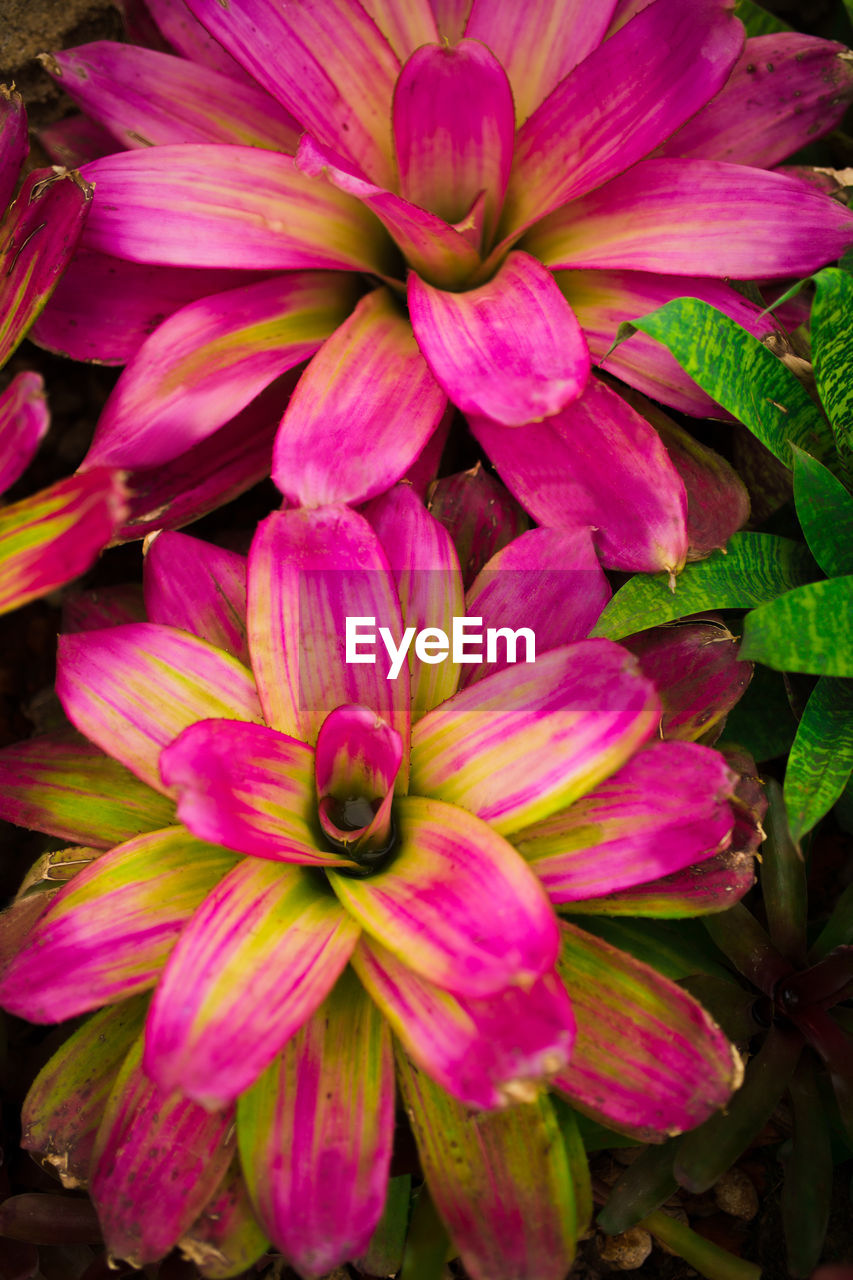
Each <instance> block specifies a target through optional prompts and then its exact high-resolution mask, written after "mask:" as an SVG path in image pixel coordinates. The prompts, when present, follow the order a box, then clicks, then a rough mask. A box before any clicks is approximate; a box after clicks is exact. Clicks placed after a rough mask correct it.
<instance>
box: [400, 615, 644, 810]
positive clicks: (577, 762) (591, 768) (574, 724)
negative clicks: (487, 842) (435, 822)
mask: <svg viewBox="0 0 853 1280" xmlns="http://www.w3.org/2000/svg"><path fill="white" fill-rule="evenodd" d="M659 716H660V704H659V702H658V698H657V694H656V693H655V691H654V688H653V686H652V685H651V682H650V681H648V680H647V679H646V678H645V677H644V676H642V675H641V674H640V671H639V668H638V665H637V664H636V661H635V660H634V659H633V658H631V657H629V656H628V654H627V651H626V650H625V649H622V648H621V647H619V646H617V645H604V646H601V645H600V644H599V642H598V641H590V640H582V641H579V642H578V643H577V644H572V645H564V646H563V647H562V648H560V649H552V650H551V651H550V652H549V653H546V654H544V655H543V656H542V657H541V658H537V660H536V663H535V664H527V663H525V664H523V665H521V664H520V665H516V666H514V667H508V668H506V669H505V670H504V671H498V672H497V673H496V674H495V675H492V676H488V677H487V678H486V679H485V680H481V681H480V682H479V683H478V684H475V685H472V686H471V687H469V688H468V689H464V690H463V691H462V692H461V693H457V694H456V695H455V696H454V697H453V698H451V699H450V700H449V701H448V702H445V703H442V705H441V706H440V707H436V708H435V709H434V710H433V711H431V712H429V714H428V715H426V716H425V717H424V718H423V720H421V721H420V722H419V723H418V724H417V725H416V726H415V729H414V733H413V737H412V790H413V791H415V792H416V793H417V794H418V795H421V796H435V797H437V798H439V799H441V800H445V801H447V802H448V803H450V804H453V805H460V806H461V807H462V808H465V809H469V810H471V811H472V812H473V813H476V814H477V815H478V816H479V817H480V818H481V819H482V820H483V821H484V822H488V823H489V824H490V825H491V826H492V827H493V828H494V829H495V830H496V831H500V832H501V833H502V834H508V833H511V832H513V831H519V830H520V829H521V828H522V827H525V826H529V825H530V824H531V823H533V822H538V821H540V820H541V819H543V818H547V817H548V816H549V815H550V814H552V813H554V812H556V811H557V810H558V809H562V808H564V807H565V806H566V805H568V804H571V803H573V802H574V801H575V800H577V799H579V798H580V797H581V796H582V795H584V794H585V793H586V792H587V791H589V790H590V789H591V788H592V787H594V786H596V785H597V784H598V783H600V782H602V781H603V780H604V779H605V778H607V777H608V776H609V775H610V774H611V773H615V772H616V770H617V769H619V768H620V767H621V766H622V765H623V764H624V763H625V762H626V761H627V760H628V759H629V758H630V757H631V755H633V753H634V751H635V750H636V749H637V748H638V747H639V746H641V745H642V744H643V743H644V742H645V741H646V740H647V739H648V738H649V737H650V736H651V734H652V733H654V731H655V729H656V726H657V722H658V719H659Z"/></svg>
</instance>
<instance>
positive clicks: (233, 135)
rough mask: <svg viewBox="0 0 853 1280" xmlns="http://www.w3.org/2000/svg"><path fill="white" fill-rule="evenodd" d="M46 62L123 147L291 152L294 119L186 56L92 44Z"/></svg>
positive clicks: (102, 42)
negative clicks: (212, 146) (184, 145)
mask: <svg viewBox="0 0 853 1280" xmlns="http://www.w3.org/2000/svg"><path fill="white" fill-rule="evenodd" d="M43 65H44V66H45V68H46V70H47V71H48V72H49V73H50V74H51V75H52V76H53V77H54V79H55V80H56V81H57V83H58V84H59V87H60V89H64V90H65V92H66V93H67V94H68V95H69V96H70V97H71V98H73V99H74V101H75V102H76V103H77V105H78V106H79V107H80V108H81V110H82V111H85V112H86V113H87V115H89V116H93V117H94V118H95V119H96V120H97V121H98V123H99V124H101V125H103V126H104V127H105V128H106V129H109V131H110V133H111V134H112V135H113V136H114V137H115V138H116V139H117V140H118V143H119V147H116V146H114V147H113V148H112V150H114V151H117V150H119V149H120V148H121V149H125V148H127V149H130V150H135V149H139V148H141V147H155V146H163V145H164V144H165V145H168V144H169V143H175V142H202V143H203V142H219V143H233V144H235V145H236V146H247V147H267V148H269V149H271V150H273V151H285V152H288V153H289V154H290V155H292V154H293V152H294V151H295V150H296V145H297V143H298V141H299V134H300V132H301V130H300V128H299V126H298V125H297V123H296V121H295V120H294V119H293V118H292V117H291V116H289V115H288V113H287V112H286V111H283V110H282V108H281V107H280V106H279V105H278V103H277V102H276V101H275V100H274V99H272V98H270V96H269V95H268V94H266V93H263V92H261V91H260V90H259V89H257V88H255V87H254V86H252V85H250V84H249V83H244V82H241V81H239V80H235V79H234V78H233V77H232V76H228V75H225V74H223V73H221V72H219V71H214V70H213V69H212V68H211V67H202V66H199V65H198V64H197V63H195V62H190V61H188V60H187V59H186V58H178V57H174V56H172V55H171V54H168V53H160V52H158V51H156V50H154V49H142V48H139V47H138V46H135V45H128V44H119V43H117V42H116V41H114V40H97V41H95V42H94V43H93V44H81V45H77V46H76V47H75V48H73V49H66V50H60V51H57V52H56V53H54V54H50V55H43Z"/></svg>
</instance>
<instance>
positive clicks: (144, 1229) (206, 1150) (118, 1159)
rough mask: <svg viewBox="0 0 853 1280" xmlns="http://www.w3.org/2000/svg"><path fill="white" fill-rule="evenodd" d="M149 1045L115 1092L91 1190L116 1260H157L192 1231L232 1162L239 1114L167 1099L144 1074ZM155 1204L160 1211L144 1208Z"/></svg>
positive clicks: (128, 1065) (137, 1051) (137, 1050)
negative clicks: (191, 1228)
mask: <svg viewBox="0 0 853 1280" xmlns="http://www.w3.org/2000/svg"><path fill="white" fill-rule="evenodd" d="M141 1056H142V1041H141V1039H140V1040H139V1041H137V1043H136V1044H135V1045H134V1047H133V1048H132V1049H131V1051H130V1053H129V1054H128V1056H127V1058H126V1060H125V1063H124V1066H123V1067H122V1069H121V1071H120V1072H119V1075H118V1078H117V1080H116V1082H115V1084H114V1086H113V1090H112V1093H111V1094H110V1097H109V1100H108V1102H107V1105H106V1108H105V1110H104V1118H103V1120H102V1121H101V1127H100V1129H99V1130H98V1136H97V1138H96V1140H95V1150H94V1153H93V1156H92V1174H91V1186H90V1192H91V1196H92V1199H93V1201H94V1203H95V1207H96V1208H97V1210H98V1220H99V1222H100V1224H101V1228H102V1230H103V1233H104V1241H105V1244H106V1247H107V1250H108V1251H109V1254H110V1256H112V1257H114V1258H123V1259H125V1260H126V1261H128V1262H130V1263H131V1264H132V1265H133V1266H136V1267H142V1266H143V1265H144V1264H145V1263H147V1262H156V1261H157V1260H158V1259H159V1258H162V1257H163V1256H164V1255H165V1254H167V1253H168V1252H169V1250H170V1249H171V1248H172V1247H173V1246H174V1245H176V1244H177V1242H178V1240H179V1239H180V1237H181V1236H183V1235H184V1234H185V1232H186V1231H188V1230H189V1228H190V1227H191V1226H192V1224H193V1222H194V1220H195V1219H196V1218H197V1217H198V1215H199V1213H200V1212H201V1210H202V1209H203V1208H204V1205H205V1204H206V1202H207V1200H208V1199H209V1198H210V1197H211V1195H212V1194H213V1192H214V1191H215V1190H216V1187H217V1185H218V1183H219V1182H221V1180H222V1178H223V1176H224V1174H225V1171H226V1169H227V1168H228V1166H229V1164H230V1163H231V1159H232V1156H233V1153H234V1148H235V1145H236V1144H235V1126H234V1112H233V1109H232V1110H226V1111H218V1112H216V1113H215V1114H213V1115H211V1114H210V1113H209V1112H207V1111H204V1110H203V1109H202V1108H201V1107H200V1106H198V1105H197V1103H195V1102H192V1101H190V1099H189V1098H185V1097H182V1096H181V1095H180V1094H177V1093H176V1094H172V1095H171V1096H169V1095H167V1094H164V1093H161V1091H160V1090H159V1089H158V1088H157V1086H156V1085H155V1084H154V1083H153V1082H152V1081H151V1080H150V1078H149V1077H148V1075H147V1074H146V1073H145V1071H144V1070H143V1068H142V1064H141ZM154 1205H156V1212H147V1211H146V1208H145V1206H154Z"/></svg>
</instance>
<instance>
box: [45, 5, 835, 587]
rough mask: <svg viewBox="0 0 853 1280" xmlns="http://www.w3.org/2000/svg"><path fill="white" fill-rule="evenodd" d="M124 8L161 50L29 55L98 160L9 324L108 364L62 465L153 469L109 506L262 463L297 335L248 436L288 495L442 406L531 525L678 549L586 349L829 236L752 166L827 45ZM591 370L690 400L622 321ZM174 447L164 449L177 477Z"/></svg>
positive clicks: (626, 414) (255, 430) (266, 10)
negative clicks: (76, 459)
mask: <svg viewBox="0 0 853 1280" xmlns="http://www.w3.org/2000/svg"><path fill="white" fill-rule="evenodd" d="M146 3H147V10H148V14H147V16H148V23H147V26H146V27H145V30H144V32H143V34H144V36H145V38H147V39H149V40H151V41H154V42H156V43H157V44H158V45H159V47H158V48H156V49H146V48H138V47H132V46H128V45H120V44H113V43H97V44H92V45H87V46H82V47H81V48H78V49H72V50H69V51H66V52H62V53H57V54H56V55H55V56H52V57H48V58H47V59H46V62H47V65H48V66H49V68H50V69H51V70H52V71H53V73H54V74H55V75H56V76H58V77H59V78H60V81H61V84H62V85H63V86H64V87H65V88H66V89H67V90H68V92H69V93H70V94H71V95H72V97H74V98H75V100H76V101H77V102H78V103H79V104H80V105H81V106H82V107H83V109H84V111H86V112H87V113H88V115H89V116H90V117H91V121H92V123H91V124H90V125H88V126H85V125H83V126H81V125H80V124H79V123H73V124H72V125H71V126H70V128H71V130H73V131H74V137H73V139H72V138H70V136H69V133H68V130H67V129H66V130H64V131H63V133H64V145H65V146H66V147H68V146H69V145H71V144H74V145H80V140H81V137H82V138H83V143H82V145H83V149H84V152H86V151H87V152H88V154H89V155H92V154H93V148H94V150H95V153H101V158H97V159H94V160H92V161H91V163H89V164H87V165H85V166H84V168H83V172H84V174H85V176H86V177H87V179H88V180H89V181H91V182H93V183H94V184H95V186H96V188H97V192H98V198H97V200H96V202H95V207H94V210H93V213H92V216H91V217H90V219H89V222H88V225H87V228H86V231H85V234H84V237H83V241H82V247H81V252H80V253H79V255H78V259H77V266H76V272H75V274H74V275H72V277H71V278H70V279H69V281H68V283H67V285H66V287H65V288H64V290H63V291H62V293H61V294H60V295H58V297H57V299H56V300H55V303H54V305H53V307H52V308H50V309H49V311H48V313H47V314H46V315H45V317H44V318H43V320H42V323H41V324H40V326H39V330H38V336H39V338H40V340H41V341H43V342H44V343H45V344H46V345H48V346H51V347H53V348H55V349H58V350H62V351H66V352H70V353H71V354H74V355H79V356H82V357H84V358H91V357H95V358H98V359H102V360H103V359H106V360H113V361H117V362H122V361H128V366H127V369H126V371H125V372H124V374H123V375H122V377H121V378H120V380H119V383H118V385H117V387H116V389H115V392H114V394H113V395H112V397H111V398H110V400H109V402H108V404H107V406H106V409H105V412H104V414H103V417H102V419H101V422H100V425H99V427H98V430H97V433H96V436H95V440H94V443H93V445H92V448H91V451H90V453H89V455H88V464H87V465H92V466H94V465H103V464H113V465H116V466H122V467H127V468H130V469H132V470H134V471H135V472H137V473H138V477H137V479H138V485H139V486H140V487H141V489H142V490H146V489H147V490H148V491H150V492H151V493H155V494H157V495H158V500H157V502H154V499H153V497H151V498H150V501H149V505H150V502H154V505H155V506H158V507H159V509H158V512H157V515H156V517H153V518H151V519H149V518H148V516H147V515H146V514H145V513H144V511H143V512H142V513H141V514H140V515H139V517H138V518H137V521H136V523H134V522H133V521H131V524H130V526H129V529H128V534H129V535H130V534H132V533H139V532H140V531H144V529H145V527H146V524H147V527H149V528H155V527H157V521H159V523H160V524H161V525H162V523H163V521H164V519H167V520H168V521H169V522H170V523H171V524H172V525H174V524H177V523H180V522H181V520H186V519H187V518H188V512H191V511H197V510H198V509H200V508H201V507H204V506H205V505H207V506H210V505H211V504H212V503H214V502H215V501H216V500H217V498H221V497H222V495H224V494H227V493H231V492H233V491H234V490H235V488H239V487H241V486H245V485H246V484H247V483H249V482H250V481H251V480H253V479H255V478H257V477H258V476H259V475H260V474H263V473H264V472H265V469H266V468H268V466H269V446H270V443H271V441H272V434H273V431H274V429H275V426H276V423H277V419H278V417H280V415H281V408H282V406H283V405H284V403H285V399H286V396H287V394H288V392H289V390H290V388H291V387H292V382H291V383H288V384H287V385H286V386H285V387H282V386H281V384H277V383H276V380H277V379H279V378H280V377H281V376H282V375H283V374H284V373H285V372H286V371H287V370H290V369H295V368H296V367H297V366H299V365H300V364H302V362H304V361H306V360H308V359H309V358H310V364H309V365H308V368H307V370H306V371H305V372H304V373H303V374H302V375H301V377H300V378H299V381H298V385H297V386H296V389H295V391H294V392H293V394H292V396H291V397H290V399H289V403H287V408H286V410H285V412H284V416H283V417H282V418H281V423H280V426H279V427H278V430H277V432H276V434H275V444H274V449H273V456H272V474H273V478H274V480H275V482H276V484H277V485H278V487H279V489H280V490H281V492H282V493H283V494H284V495H285V497H286V498H287V499H288V500H289V502H290V503H292V504H295V505H304V506H317V505H320V504H323V503H336V502H346V503H358V502H362V501H364V500H366V499H369V498H371V497H374V496H376V495H377V494H379V493H381V492H383V491H384V490H385V489H387V488H388V487H389V485H390V484H392V483H393V482H394V481H396V480H398V479H399V478H400V477H401V476H403V475H404V474H405V473H406V472H407V470H408V468H409V467H410V466H411V465H412V463H413V462H414V461H415V459H416V458H417V457H418V455H419V454H421V453H422V451H423V450H424V449H425V448H427V447H428V445H429V442H430V441H431V440H436V439H438V440H440V438H441V434H440V433H441V431H442V430H444V429H446V426H447V417H446V415H447V411H448V406H449V405H450V406H456V407H457V408H458V409H460V410H461V411H462V412H463V413H464V414H465V416H466V417H467V419H468V422H469V424H470V427H471V429H472V430H473V432H474V434H475V435H476V437H477V439H478V440H479V442H480V443H481V445H482V446H483V448H484V449H485V450H486V452H487V453H488V454H489V456H490V457H491V458H492V460H493V461H494V462H495V464H496V465H497V467H498V469H499V471H500V472H501V474H502V476H503V478H504V479H505V481H506V483H507V485H508V486H509V488H510V489H511V490H512V491H513V492H514V493H515V494H516V496H517V497H518V498H519V499H520V500H521V501H522V503H523V504H525V505H526V506H527V508H528V509H529V511H530V512H531V514H532V515H533V516H534V517H535V518H536V520H537V521H538V522H539V523H541V524H546V525H554V526H556V527H565V526H566V522H567V520H570V521H573V522H576V521H580V522H581V523H584V524H587V525H590V526H592V527H594V528H595V529H596V531H597V532H596V542H597V547H598V550H599V553H600V554H601V556H602V557H603V560H604V562H605V564H607V565H609V566H612V567H617V568H623V569H632V570H634V569H637V570H652V571H656V570H659V569H661V568H666V569H669V570H670V571H677V570H678V569H679V568H680V567H681V565H683V563H684V559H685V555H686V551H687V541H686V533H685V495H684V486H683V483H682V481H681V478H680V476H679V474H678V470H677V468H676V467H675V465H674V464H673V462H672V460H671V459H670V458H669V457H668V455H667V453H666V450H665V449H664V447H663V445H662V443H661V440H660V439H659V437H658V436H657V434H656V432H655V431H654V429H653V428H652V427H651V426H650V425H649V423H648V422H647V421H646V420H645V419H644V418H643V417H642V416H641V415H640V414H638V413H637V412H636V411H635V410H634V409H633V408H632V407H631V406H630V405H629V404H626V402H625V401H624V400H623V399H622V398H621V397H620V395H619V394H618V392H617V391H616V390H615V389H613V388H612V387H611V386H609V385H607V384H605V383H603V382H602V381H601V380H599V379H598V378H597V377H595V376H591V360H592V359H593V358H594V359H596V360H598V361H601V360H602V359H603V357H604V355H605V353H606V351H607V350H608V348H609V347H610V345H611V344H612V341H613V339H614V337H615V335H616V329H617V327H618V324H619V322H620V321H622V320H626V319H631V318H632V317H635V316H637V315H640V314H645V313H646V312H648V311H649V310H650V309H652V308H654V307H657V306H659V305H660V304H662V303H664V302H666V301H667V300H668V299H671V298H673V297H676V296H679V295H683V294H691V295H693V296H696V297H699V298H702V299H705V300H706V301H708V302H710V303H712V304H713V305H715V306H717V307H719V308H720V309H722V310H723V311H725V312H727V313H728V314H729V315H732V316H734V317H735V318H736V319H738V320H739V321H740V322H741V323H743V324H745V325H746V326H747V327H749V328H750V329H751V330H752V331H753V332H756V333H759V334H761V333H765V332H767V331H768V328H769V326H770V325H771V324H772V322H771V321H770V320H768V319H767V318H766V317H763V318H762V317H761V315H760V313H759V310H758V308H756V307H754V306H752V305H751V304H750V303H748V302H747V301H746V300H744V299H743V298H741V297H740V295H739V294H738V293H736V292H735V291H734V290H733V289H732V288H730V287H729V286H728V285H727V284H724V283H722V278H723V277H727V278H733V279H744V278H747V279H756V278H757V279H766V280H774V279H779V278H784V277H787V276H791V275H793V274H797V273H806V272H809V271H811V270H813V269H815V268H817V267H819V266H821V265H822V264H824V263H825V262H827V261H829V260H830V259H832V258H834V257H836V256H838V255H839V254H840V253H841V252H842V251H843V250H844V249H845V248H846V246H847V245H848V244H849V243H850V242H851V240H853V213H851V212H850V211H849V210H847V209H846V208H844V207H843V206H842V205H841V204H840V203H838V202H837V201H834V200H831V199H830V198H829V197H827V196H825V195H823V194H822V193H821V192H819V191H817V190H816V189H814V188H813V187H811V186H809V185H808V184H806V183H804V182H802V181H801V180H800V179H798V178H795V177H792V176H787V175H784V174H782V173H779V172H774V171H769V170H771V169H772V168H773V166H776V165H778V163H779V161H780V160H782V159H784V158H785V156H786V155H788V154H790V153H791V152H792V151H794V150H796V149H797V148H798V147H799V146H801V145H802V144H803V143H804V142H805V141H806V140H808V139H810V138H811V137H813V136H814V134H815V133H816V132H818V131H819V130H820V129H828V128H830V127H831V126H832V124H833V122H834V121H835V120H837V119H838V118H840V114H841V112H842V111H843V109H844V104H845V102H846V101H847V100H849V98H850V96H851V85H853V71H851V65H850V60H849V54H845V52H844V51H843V49H842V47H841V46H839V45H836V44H832V43H830V42H826V41H819V40H815V39H812V38H810V37H807V36H801V35H795V34H793V33H792V34H790V35H782V36H767V37H759V38H756V39H752V40H748V41H746V42H745V41H744V30H743V27H742V25H741V23H740V22H739V21H738V20H737V19H736V18H735V17H734V15H733V3H732V0H687V2H685V0H654V2H653V3H643V0H596V3H595V4H588V3H585V0H536V2H535V3H532V4H519V3H518V0H473V2H472V0H467V2H466V0H434V2H433V3H432V4H430V3H428V0H364V3H359V2H358V0H323V2H322V3H316V2H312V0H295V2H294V3H289V4H287V5H281V4H278V3H274V0H228V3H224V2H223V0H187V3H186V4H184V3H183V0H146ZM137 12H138V10H137ZM164 49H168V50H170V51H169V52H166V51H164ZM117 143H118V144H119V145H120V146H122V147H124V148H127V150H124V151H122V152H118V153H116V154H107V153H108V152H110V151H111V150H114V149H115V146H116V144H117ZM78 281H84V282H85V285H84V287H83V288H78V287H77V283H78ZM164 316H166V317H168V318H166V319H165V320H164V319H163V317H164ZM161 321H162V323H160V322H161ZM155 326H156V327H155ZM152 328H153V329H154V331H153V333H152V332H151V329H152ZM149 333H150V336H148V335H149ZM607 367H608V369H609V370H611V371H612V372H613V373H614V374H616V375H618V376H619V377H621V378H623V379H625V380H627V381H628V382H629V383H632V384H633V385H634V386H635V387H638V388H639V389H641V390H643V391H644V392H646V393H648V394H651V395H653V396H654V397H655V398H657V399H660V400H662V401H663V402H664V403H667V404H670V405H674V406H676V407H677V408H679V409H682V410H686V411H687V412H691V413H697V414H706V413H708V412H713V411H714V406H713V403H712V402H711V401H710V400H709V399H707V398H706V397H705V396H704V395H703V394H702V393H700V392H699V391H698V390H697V388H696V387H695V385H694V384H693V383H692V382H691V381H690V379H689V378H687V377H686V375H685V374H684V373H683V372H682V371H681V370H680V369H679V367H678V366H677V365H676V363H675V362H674V361H673V360H672V358H671V357H670V356H669V355H668V354H667V353H666V352H665V351H664V349H663V348H662V347H661V346H659V345H658V344H655V343H654V342H652V341H651V340H648V339H645V338H642V337H640V338H639V339H637V340H636V341H635V342H633V343H631V344H628V345H626V346H623V347H621V348H620V349H619V350H618V351H617V352H616V353H614V354H613V355H612V356H610V357H609V358H608V361H607ZM170 466H171V467H173V468H175V469H176V470H177V472H178V473H179V475H180V477H182V478H183V481H184V487H185V489H186V488H189V487H191V486H190V484H189V478H190V477H193V480H192V485H194V486H195V492H194V493H193V494H192V495H191V496H187V494H186V493H185V494H184V495H183V497H182V499H181V500H180V501H178V502H175V495H174V485H173V486H172V490H173V492H172V493H171V496H168V493H167V490H168V488H169V485H168V482H167V481H164V480H163V472H164V468H165V472H166V474H168V471H169V469H170ZM173 504H174V505H173ZM143 506H144V504H143ZM164 511H165V515H164ZM143 516H144V518H143Z"/></svg>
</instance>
